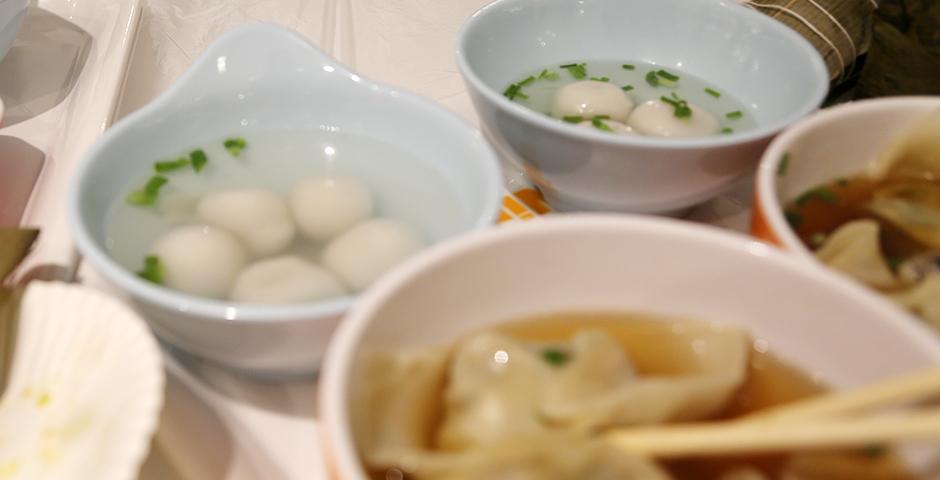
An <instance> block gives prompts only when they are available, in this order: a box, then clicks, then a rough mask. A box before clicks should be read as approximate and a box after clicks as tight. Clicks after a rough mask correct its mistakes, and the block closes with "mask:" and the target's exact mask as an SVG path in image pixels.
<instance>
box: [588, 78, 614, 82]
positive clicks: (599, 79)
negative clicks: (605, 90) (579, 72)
mask: <svg viewBox="0 0 940 480" xmlns="http://www.w3.org/2000/svg"><path fill="white" fill-rule="evenodd" d="M591 80H594V81H595V82H609V81H610V77H591Z"/></svg>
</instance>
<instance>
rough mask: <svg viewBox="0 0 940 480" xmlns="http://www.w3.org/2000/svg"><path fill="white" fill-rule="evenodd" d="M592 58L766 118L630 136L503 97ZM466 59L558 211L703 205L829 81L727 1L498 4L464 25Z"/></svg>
mask: <svg viewBox="0 0 940 480" xmlns="http://www.w3.org/2000/svg"><path fill="white" fill-rule="evenodd" d="M595 60H599V61H631V60H642V61H645V62H650V63H655V64H658V65H661V66H663V67H665V68H670V69H676V70H678V71H680V72H686V73H689V74H693V75H695V76H697V77H699V78H701V79H703V80H705V81H706V82H708V83H710V84H712V85H715V86H716V87H717V88H718V89H719V90H720V91H722V92H727V93H730V94H732V95H733V96H734V97H735V98H737V99H738V100H739V101H740V102H742V103H743V104H744V105H745V106H746V107H747V110H748V114H750V115H752V116H753V117H754V119H755V120H756V123H757V125H756V127H755V128H753V129H750V130H745V131H741V132H736V133H733V134H730V135H717V136H712V137H706V138H695V139H664V138H651V137H642V136H630V137H622V136H615V135H610V134H607V133H604V132H599V131H593V130H591V129H584V128H575V127H573V126H571V125H566V124H564V123H562V122H559V121H558V120H555V119H552V118H549V117H548V116H546V115H543V114H541V113H539V112H535V111H532V110H530V109H528V108H526V107H524V106H522V105H519V104H517V103H514V102H512V101H510V100H509V99H507V98H505V97H504V96H503V95H502V93H501V92H502V91H503V90H504V89H505V88H506V86H507V85H509V84H510V83H512V82H515V81H518V80H519V79H520V78H521V76H522V75H525V74H527V73H528V72H531V71H536V70H537V69H541V68H544V67H546V66H549V65H559V64H561V63H566V62H571V61H584V62H592V61H595ZM457 65H458V67H459V69H460V72H461V74H463V77H464V79H465V81H466V83H467V86H468V90H469V93H470V97H471V99H472V100H473V104H474V107H475V108H476V111H477V114H478V115H479V117H480V123H481V125H482V126H483V128H484V130H486V131H487V132H488V133H489V134H490V136H491V137H492V138H493V139H494V140H495V141H496V142H497V143H501V144H505V145H508V146H509V147H510V148H511V149H512V150H513V151H514V152H515V153H517V154H518V156H519V157H520V158H521V159H523V160H524V162H525V165H523V167H525V169H526V170H527V171H528V172H529V174H530V176H531V177H532V178H533V180H534V181H535V183H536V184H537V185H538V186H539V187H540V188H541V190H542V192H543V193H544V194H545V196H546V198H547V199H548V201H549V203H550V204H551V205H552V206H553V207H555V208H556V209H560V210H615V211H629V212H637V213H670V212H676V211H678V210H681V209H685V208H688V207H691V206H692V205H695V204H696V203H700V202H702V201H705V200H707V199H709V198H711V197H713V196H715V195H717V194H719V193H721V192H722V191H723V190H724V189H725V188H727V187H728V186H730V185H731V184H732V182H734V180H735V179H737V178H739V177H740V176H741V175H743V174H745V173H747V172H749V171H750V170H751V168H753V166H754V165H756V163H757V160H758V159H759V158H760V153H761V152H762V151H763V149H764V147H765V146H766V145H767V143H768V142H769V141H770V139H771V138H772V137H773V136H774V135H775V134H776V133H777V132H778V131H780V130H781V129H782V128H783V127H785V126H787V125H788V124H790V123H792V122H794V121H796V120H798V119H799V118H801V117H803V116H805V115H806V114H808V113H810V112H812V111H813V110H815V109H816V108H817V107H818V106H819V104H820V103H821V102H822V100H823V98H824V97H825V94H826V91H827V89H828V85H829V78H828V74H827V71H826V67H825V64H824V63H823V60H822V58H821V57H820V56H819V53H817V52H816V50H815V49H814V48H813V47H812V45H810V44H809V42H807V41H806V40H805V39H803V37H801V36H800V35H799V34H797V33H796V32H794V31H792V30H790V29H789V28H788V27H786V26H785V25H783V24H781V23H779V22H777V21H776V20H774V19H772V18H770V17H768V16H766V15H763V14H761V13H758V12H755V11H753V10H750V9H748V8H745V7H744V6H742V5H739V4H737V2H734V1H730V0H631V1H623V0H583V1H577V2H575V1H570V0H498V1H496V2H494V3H492V4H490V5H488V6H486V7H484V8H483V9H481V10H480V11H478V12H476V13H475V14H474V15H473V16H472V17H471V18H470V19H469V20H468V21H467V23H466V24H465V25H464V26H463V28H462V29H461V31H460V34H459V38H458V51H457Z"/></svg>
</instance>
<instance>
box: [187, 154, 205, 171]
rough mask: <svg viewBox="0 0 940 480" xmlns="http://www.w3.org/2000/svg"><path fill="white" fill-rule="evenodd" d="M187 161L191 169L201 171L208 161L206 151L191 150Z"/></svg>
mask: <svg viewBox="0 0 940 480" xmlns="http://www.w3.org/2000/svg"><path fill="white" fill-rule="evenodd" d="M189 162H190V163H191V164H192V165H193V170H195V171H196V172H201V171H202V169H203V168H205V166H206V163H209V157H207V156H206V152H204V151H202V150H201V149H199V150H193V151H192V152H189Z"/></svg>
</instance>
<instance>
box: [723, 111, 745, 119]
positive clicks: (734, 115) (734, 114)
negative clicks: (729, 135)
mask: <svg viewBox="0 0 940 480" xmlns="http://www.w3.org/2000/svg"><path fill="white" fill-rule="evenodd" d="M743 116H744V112H742V111H740V110H735V111H733V112H728V113H726V114H725V117H727V118H731V119H734V118H741V117H743Z"/></svg>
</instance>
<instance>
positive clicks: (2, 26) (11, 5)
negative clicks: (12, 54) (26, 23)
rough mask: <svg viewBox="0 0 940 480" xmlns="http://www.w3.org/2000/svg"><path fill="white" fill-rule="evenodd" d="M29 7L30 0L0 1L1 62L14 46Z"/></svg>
mask: <svg viewBox="0 0 940 480" xmlns="http://www.w3.org/2000/svg"><path fill="white" fill-rule="evenodd" d="M28 6H29V0H0V60H3V57H5V56H6V54H7V51H9V50H10V47H11V46H12V45H13V40H14V39H15V38H16V33H17V32H19V30H20V26H22V24H23V18H24V17H26V9H27V7H28Z"/></svg>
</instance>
